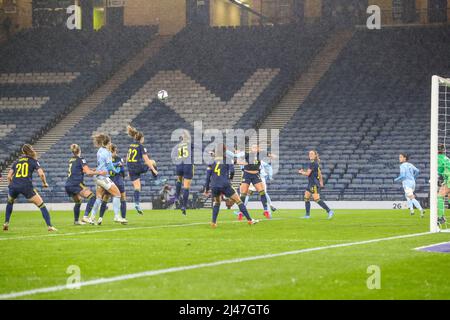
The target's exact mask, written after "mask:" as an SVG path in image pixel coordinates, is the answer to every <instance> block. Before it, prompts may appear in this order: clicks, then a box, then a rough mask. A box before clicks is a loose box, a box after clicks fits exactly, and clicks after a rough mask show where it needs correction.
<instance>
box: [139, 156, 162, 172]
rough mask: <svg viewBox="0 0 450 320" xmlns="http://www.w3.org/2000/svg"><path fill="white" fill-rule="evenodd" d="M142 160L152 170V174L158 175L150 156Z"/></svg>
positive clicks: (143, 157)
mask: <svg viewBox="0 0 450 320" xmlns="http://www.w3.org/2000/svg"><path fill="white" fill-rule="evenodd" d="M142 159H143V160H144V163H145V164H146V165H147V167H148V168H149V169H150V170H152V172H153V173H154V174H155V175H158V171H157V170H156V168H155V166H154V165H153V162H152V161H151V160H150V157H149V156H148V154H144V155H142Z"/></svg>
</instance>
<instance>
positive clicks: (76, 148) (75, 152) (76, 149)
mask: <svg viewBox="0 0 450 320" xmlns="http://www.w3.org/2000/svg"><path fill="white" fill-rule="evenodd" d="M70 151H72V153H73V155H74V156H78V155H79V154H80V152H81V148H80V146H79V145H77V144H75V143H74V144H71V145H70Z"/></svg>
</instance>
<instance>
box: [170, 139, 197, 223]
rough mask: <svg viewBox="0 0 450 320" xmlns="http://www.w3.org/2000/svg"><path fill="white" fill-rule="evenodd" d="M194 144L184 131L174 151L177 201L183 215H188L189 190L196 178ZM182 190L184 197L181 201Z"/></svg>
mask: <svg viewBox="0 0 450 320" xmlns="http://www.w3.org/2000/svg"><path fill="white" fill-rule="evenodd" d="M193 155H194V144H193V143H191V135H190V134H189V132H188V131H184V133H183V136H182V139H181V141H180V142H179V143H178V144H177V145H176V146H175V148H174V149H173V151H172V160H173V162H174V163H175V164H176V167H175V174H176V176H177V181H176V184H175V199H176V201H177V202H179V203H180V208H181V213H182V214H184V215H186V208H187V204H188V200H189V189H190V188H191V182H192V178H193V177H194V159H193ZM181 189H183V196H182V198H181V199H180V195H181Z"/></svg>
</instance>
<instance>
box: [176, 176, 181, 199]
mask: <svg viewBox="0 0 450 320" xmlns="http://www.w3.org/2000/svg"><path fill="white" fill-rule="evenodd" d="M180 195H181V181H179V180H177V182H176V183H175V197H176V199H177V200H179V199H180Z"/></svg>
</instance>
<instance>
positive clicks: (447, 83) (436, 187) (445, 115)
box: [430, 76, 450, 232]
mask: <svg viewBox="0 0 450 320" xmlns="http://www.w3.org/2000/svg"><path fill="white" fill-rule="evenodd" d="M442 149H443V153H444V154H445V155H446V156H448V157H450V154H449V152H450V79H445V78H442V77H439V76H433V78H432V85H431V139H430V231H431V232H439V231H443V232H450V229H449V228H448V224H447V223H448V222H447V223H443V221H444V220H443V219H442V218H441V219H439V218H440V216H442V213H443V214H444V218H445V219H447V220H448V218H446V216H447V217H448V216H450V214H449V213H450V209H448V207H447V204H448V202H447V200H448V198H445V197H444V199H443V200H444V201H442V198H441V200H439V199H438V198H439V197H438V194H439V191H440V189H441V188H443V186H442V185H443V184H444V180H446V179H445V174H444V175H441V176H439V173H438V151H439V150H442ZM449 173H450V168H449ZM448 184H449V185H450V176H449V179H448Z"/></svg>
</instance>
